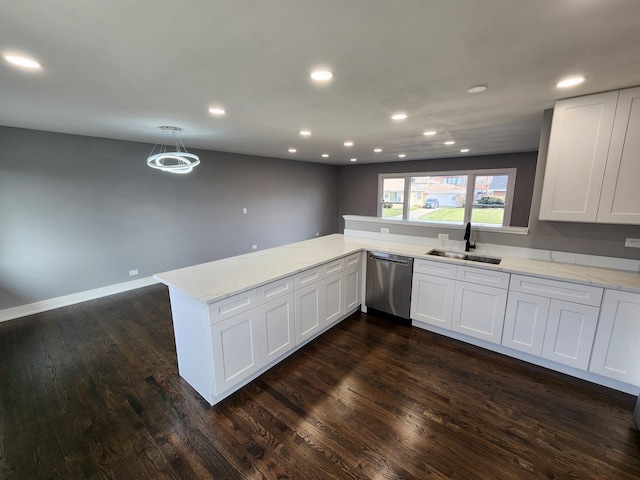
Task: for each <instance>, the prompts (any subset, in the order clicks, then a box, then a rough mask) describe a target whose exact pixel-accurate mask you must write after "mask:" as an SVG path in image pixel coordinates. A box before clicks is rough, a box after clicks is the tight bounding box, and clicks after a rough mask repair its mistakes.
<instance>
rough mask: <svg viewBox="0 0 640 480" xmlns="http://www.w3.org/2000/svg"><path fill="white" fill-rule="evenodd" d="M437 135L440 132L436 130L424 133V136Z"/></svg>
mask: <svg viewBox="0 0 640 480" xmlns="http://www.w3.org/2000/svg"><path fill="white" fill-rule="evenodd" d="M436 133H438V132H436V131H435V130H427V131H426V132H424V133H423V135H427V136H430V135H435V134H436Z"/></svg>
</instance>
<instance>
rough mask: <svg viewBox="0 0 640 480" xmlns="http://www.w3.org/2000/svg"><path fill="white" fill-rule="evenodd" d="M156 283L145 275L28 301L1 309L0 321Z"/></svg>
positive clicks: (156, 281)
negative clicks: (60, 295) (32, 301)
mask: <svg viewBox="0 0 640 480" xmlns="http://www.w3.org/2000/svg"><path fill="white" fill-rule="evenodd" d="M156 283H159V282H158V280H156V279H155V278H153V277H145V278H139V279H137V280H132V281H130V282H123V283H116V284H115V285H108V286H106V287H100V288H95V289H93V290H86V291H84V292H78V293H72V294H70V295H64V296H62V297H56V298H50V299H48V300H42V301H40V302H34V303H28V304H26V305H20V306H18V307H13V308H5V309H4V310H0V322H5V321H7V320H13V319H14V318H20V317H24V316H27V315H33V314H34V313H40V312H46V311H47V310H53V309H55V308H60V307H66V306H68V305H74V304H76V303H81V302H86V301H87V300H95V299H96V298H101V297H108V296H109V295H114V294H116V293H122V292H126V291H129V290H135V289H136V288H142V287H148V286H149V285H154V284H156Z"/></svg>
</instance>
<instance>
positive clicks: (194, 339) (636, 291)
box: [155, 234, 640, 405]
mask: <svg viewBox="0 0 640 480" xmlns="http://www.w3.org/2000/svg"><path fill="white" fill-rule="evenodd" d="M412 240H414V241H415V243H410V242H406V243H403V242H390V241H385V240H381V239H375V238H374V239H372V238H360V237H356V236H350V235H340V234H335V235H329V236H325V237H319V238H316V239H312V240H306V241H302V242H298V243H294V244H291V245H285V246H282V247H277V248H272V249H269V250H264V251H261V252H254V253H249V254H246V255H240V256H237V257H232V258H226V259H222V260H218V261H214V262H209V263H205V264H201V265H195V266H192V267H187V268H182V269H178V270H173V271H170V272H164V273H159V274H157V275H155V278H156V279H158V280H159V281H161V282H162V283H164V284H165V285H167V286H168V287H169V294H170V298H171V309H172V315H173V323H174V332H175V338H176V349H177V355H178V367H179V371H180V375H181V376H182V377H183V378H185V380H187V381H188V382H189V383H190V384H191V385H192V386H193V387H194V388H195V389H196V390H197V391H198V392H199V393H200V394H201V395H202V396H203V397H204V398H205V399H206V400H207V401H208V402H209V403H210V404H211V405H214V404H216V403H218V402H219V401H221V400H223V399H224V398H226V397H227V396H228V395H230V394H231V393H233V392H234V391H236V390H237V389H239V388H241V387H242V386H243V385H245V384H247V383H248V382H250V381H251V380H253V379H254V378H256V377H257V376H259V375H260V374H261V373H263V372H264V371H266V370H267V369H269V368H270V367H271V366H273V365H274V364H276V363H277V362H278V361H280V360H282V359H284V358H286V356H288V355H289V354H291V353H292V352H294V351H295V350H296V349H298V348H300V347H302V346H303V345H305V344H306V343H308V342H309V341H311V340H312V339H313V338H315V337H316V336H318V335H320V334H322V333H323V332H324V331H326V330H327V329H329V328H331V327H332V326H333V325H335V324H336V323H338V322H339V321H341V320H343V319H344V318H346V317H347V316H348V315H349V314H351V313H353V312H354V311H356V310H357V309H358V307H360V305H361V304H362V303H363V302H362V301H361V299H363V298H364V296H363V288H364V287H363V283H362V278H364V276H363V274H364V269H365V263H366V262H364V261H363V258H362V256H363V254H362V252H366V251H368V250H371V251H380V252H387V253H393V254H398V255H405V256H410V257H413V258H415V259H420V260H422V261H425V262H431V263H433V262H441V264H444V265H452V266H453V267H454V268H460V269H461V270H460V271H461V272H462V271H463V270H462V269H465V270H464V271H465V272H468V271H472V272H476V273H478V272H479V273H484V272H487V273H491V272H499V273H500V274H501V275H503V278H505V279H506V284H505V286H504V289H505V290H504V298H505V302H506V298H507V295H508V296H509V298H510V297H511V296H513V297H514V298H516V296H517V295H516V294H522V292H519V291H516V290H517V289H516V290H513V291H512V290H508V291H507V288H508V283H509V276H513V278H514V279H515V278H518V279H519V281H520V282H519V283H520V284H521V285H522V284H525V285H526V284H530V283H531V282H527V279H534V280H535V279H541V280H543V282H542V283H541V284H540V285H543V287H540V286H539V285H537V286H536V287H535V288H545V287H544V282H555V283H554V284H553V286H554V288H555V287H558V286H560V287H562V288H561V290H560V292H561V293H560V294H559V295H565V296H566V295H571V292H573V291H576V288H573V287H572V286H585V287H589V288H592V289H595V290H597V291H596V294H595V297H593V299H590V300H587V302H591V305H589V307H590V308H591V309H592V310H591V311H592V312H599V311H600V310H599V308H600V306H601V305H600V303H601V299H602V296H603V294H604V298H605V300H603V302H606V301H607V294H608V292H612V293H611V294H609V296H612V295H614V294H616V293H618V292H619V293H621V294H624V295H630V296H632V299H634V300H635V298H636V297H637V298H638V305H639V306H638V308H639V309H640V274H639V273H638V272H637V271H635V272H633V271H624V270H612V269H606V268H597V267H589V266H584V265H571V264H563V263H557V262H552V261H545V260H532V259H531V258H526V257H524V256H523V257H516V256H510V257H503V258H502V261H501V263H500V264H499V265H485V264H483V265H481V266H479V265H476V264H474V265H472V266H471V267H468V264H469V262H467V261H465V260H456V259H449V258H434V257H431V256H429V255H428V254H427V253H428V252H429V251H430V250H431V249H432V248H434V247H436V246H439V245H436V244H435V243H434V244H429V241H432V242H435V240H434V239H425V238H419V239H418V238H415V239H412ZM418 265H420V263H418ZM423 265H424V263H423ZM416 268H418V267H416ZM512 274H513V275H512ZM416 275H424V273H420V272H417V271H415V270H414V282H415V278H416ZM512 283H514V282H513V281H512ZM533 283H536V282H533ZM577 290H579V289H577ZM595 290H594V291H595ZM540 291H542V290H540ZM567 292H569V293H567ZM592 292H593V291H592ZM598 292H599V294H598ZM417 294H418V293H417V292H416V291H415V290H414V295H417ZM542 294H544V295H549V296H550V297H551V298H552V300H553V301H555V299H554V297H553V295H554V294H553V293H542ZM538 295H540V293H538ZM534 296H535V295H534ZM563 298H564V297H563ZM576 302H577V303H579V302H581V300H576ZM569 303H571V304H573V301H570V302H569ZM596 304H597V305H596ZM603 307H604V305H603ZM634 308H635V307H634ZM363 310H366V306H364V305H363ZM603 311H604V310H603ZM501 315H502V317H503V319H502V320H500V322H499V327H500V329H499V335H498V339H497V341H492V340H489V341H486V340H483V339H482V338H476V337H474V336H473V335H467V334H465V333H459V332H456V331H449V330H447V329H446V328H442V327H438V326H433V325H429V324H428V323H426V322H423V321H421V320H420V318H419V317H418V316H417V315H416V311H415V309H414V308H412V315H411V316H412V319H413V325H414V326H416V327H420V328H425V329H428V330H432V331H434V332H436V333H440V334H444V335H448V336H452V337H454V338H458V339H459V340H461V341H466V342H468V343H473V344H476V345H479V346H481V347H483V348H489V349H492V350H495V351H498V352H500V353H504V354H507V355H510V356H513V357H516V358H520V359H523V360H525V361H528V362H531V363H536V364H539V365H542V366H545V367H547V368H553V369H555V370H558V371H562V372H564V373H568V374H570V375H573V376H577V377H579V378H583V379H586V380H589V381H593V382H595V383H600V384H602V385H606V386H610V387H612V388H616V389H618V390H622V391H626V392H628V393H636V394H637V393H638V385H640V382H638V381H636V380H633V381H629V380H628V378H634V379H635V378H636V377H635V375H636V374H635V372H633V373H632V377H628V375H629V374H628V372H625V373H626V374H627V377H624V376H623V377H622V380H621V378H620V377H616V374H615V372H614V374H613V375H611V376H607V375H608V374H607V375H604V374H606V373H607V370H606V368H605V367H606V365H604V366H603V367H602V368H600V369H595V370H594V369H590V368H589V357H590V356H591V350H592V343H593V338H594V336H595V338H596V342H597V339H598V335H600V330H604V327H603V328H600V330H599V331H598V335H596V332H595V329H596V323H593V324H592V325H591V327H592V329H593V330H594V331H593V332H592V334H591V339H590V342H591V343H589V340H588V339H586V340H585V338H581V340H580V341H581V342H582V344H583V345H582V346H583V347H584V345H587V344H588V345H587V347H588V356H587V359H586V365H585V363H584V362H585V360H584V357H581V358H579V359H578V361H579V363H578V364H574V363H572V362H568V363H566V364H563V363H562V361H560V362H557V361H553V360H552V361H550V360H549V359H548V358H544V356H542V357H538V356H536V355H534V354H531V353H526V352H523V351H519V350H518V349H514V348H513V346H512V345H510V346H509V347H507V346H505V345H507V343H505V342H502V341H501V340H502V338H503V335H502V321H503V320H504V315H505V310H504V308H503V310H502V313H501ZM574 320H575V319H573V317H572V318H571V319H570V321H572V322H573V321H574ZM610 320H611V319H604V318H602V317H601V318H600V324H602V325H604V324H605V323H607V321H609V323H611V322H610ZM545 321H546V319H545ZM597 321H598V319H597V314H596V318H595V320H594V322H597ZM624 322H626V323H628V321H627V317H625V319H624ZM638 322H639V323H640V320H638ZM626 326H627V330H628V329H629V328H631V330H633V331H634V332H640V328H636V327H635V325H632V326H631V327H629V325H626ZM610 327H611V329H612V330H611V331H610V332H609V335H614V336H615V335H617V334H618V335H619V333H620V332H619V331H617V330H615V328H614V327H615V325H610ZM560 328H562V325H560ZM543 333H544V332H543ZM624 336H625V337H628V335H624ZM581 337H584V336H583V335H581ZM638 339H640V338H635V337H634V338H631V339H630V341H631V342H632V345H630V346H629V348H631V349H632V350H633V351H632V355H631V356H632V357H633V358H636V357H635V356H637V352H640V346H639V345H637V341H638ZM585 342H587V343H585ZM596 349H597V348H596V347H594V352H595V350H596ZM594 355H595V357H597V356H598V355H600V357H602V355H603V353H602V352H601V353H600V354H597V355H596V354H595V353H594ZM634 355H635V356H634ZM604 356H605V357H606V352H604ZM595 357H591V360H592V363H593V359H594V358H595ZM551 358H554V357H551ZM554 359H555V358H554ZM560 360H562V359H561V358H560ZM603 361H604V363H605V364H606V358H604V360H603ZM590 370H594V371H595V372H598V373H594V371H590Z"/></svg>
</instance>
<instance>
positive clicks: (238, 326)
mask: <svg viewBox="0 0 640 480" xmlns="http://www.w3.org/2000/svg"><path fill="white" fill-rule="evenodd" d="M211 343H212V349H213V363H214V374H215V384H216V393H217V394H218V395H219V394H220V393H222V392H224V391H225V390H228V389H229V388H231V387H233V386H234V385H236V384H237V383H239V382H241V381H242V380H244V379H245V378H247V377H248V376H249V375H251V374H252V373H254V372H255V371H257V370H258V369H259V368H260V367H261V366H262V362H261V358H262V357H261V351H260V342H259V340H258V310H257V309H252V310H249V311H248V312H244V313H241V314H239V315H236V316H234V317H231V318H228V319H226V320H223V321H221V322H218V323H216V324H214V325H212V326H211Z"/></svg>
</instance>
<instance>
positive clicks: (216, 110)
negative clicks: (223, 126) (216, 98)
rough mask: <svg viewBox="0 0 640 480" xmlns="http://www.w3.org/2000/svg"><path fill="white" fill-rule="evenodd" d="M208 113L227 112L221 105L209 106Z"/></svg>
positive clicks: (220, 113)
mask: <svg viewBox="0 0 640 480" xmlns="http://www.w3.org/2000/svg"><path fill="white" fill-rule="evenodd" d="M209 113H211V114H213V115H224V114H225V113H227V112H226V111H225V109H224V108H221V107H211V108H209Z"/></svg>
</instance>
